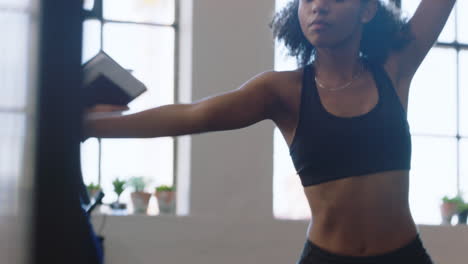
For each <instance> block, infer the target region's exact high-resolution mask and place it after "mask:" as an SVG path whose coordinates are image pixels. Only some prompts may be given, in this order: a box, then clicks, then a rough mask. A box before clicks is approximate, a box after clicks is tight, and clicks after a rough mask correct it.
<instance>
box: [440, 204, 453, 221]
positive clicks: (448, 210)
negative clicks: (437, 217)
mask: <svg viewBox="0 0 468 264" xmlns="http://www.w3.org/2000/svg"><path fill="white" fill-rule="evenodd" d="M440 213H441V216H442V224H443V225H451V221H452V217H453V215H455V214H456V213H457V204H456V203H446V202H444V203H442V204H441V205H440Z"/></svg>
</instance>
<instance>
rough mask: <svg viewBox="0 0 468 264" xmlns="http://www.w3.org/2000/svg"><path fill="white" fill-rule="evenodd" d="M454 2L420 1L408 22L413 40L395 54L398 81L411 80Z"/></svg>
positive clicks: (439, 0)
mask: <svg viewBox="0 0 468 264" xmlns="http://www.w3.org/2000/svg"><path fill="white" fill-rule="evenodd" d="M411 1H413V0H411ZM455 2H456V0H421V3H420V4H419V6H418V8H417V9H416V12H415V13H414V15H413V17H412V18H411V19H410V21H409V29H410V30H411V34H412V37H413V39H412V41H411V42H410V43H409V45H408V46H406V47H405V49H404V50H403V51H401V52H399V53H398V54H396V63H397V67H398V69H399V72H398V76H399V78H400V79H403V80H404V79H409V80H411V78H412V77H413V75H414V73H415V72H416V71H417V69H418V67H419V65H420V64H421V63H422V61H423V60H424V58H425V57H426V55H427V53H428V52H429V50H430V49H431V48H432V46H433V45H434V43H435V41H436V40H437V38H438V36H439V34H440V32H441V31H442V29H443V28H444V25H445V23H446V22H447V19H448V17H449V15H450V12H451V11H452V9H453V6H454V5H455Z"/></svg>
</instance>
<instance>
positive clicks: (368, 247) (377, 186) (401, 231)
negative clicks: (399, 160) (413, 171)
mask: <svg viewBox="0 0 468 264" xmlns="http://www.w3.org/2000/svg"><path fill="white" fill-rule="evenodd" d="M408 185H409V172H408V171H407V170H399V171H386V172H380V173H374V174H367V175H361V176H354V177H349V178H345V179H340V180H335V181H330V182H325V183H321V184H318V185H313V186H307V187H305V188H304V192H305V194H306V197H307V200H308V202H309V205H310V208H311V213H312V219H311V221H310V225H309V228H308V238H309V240H310V241H312V242H313V243H314V244H316V245H317V246H319V247H321V248H322V249H325V250H327V251H329V252H331V253H336V254H341V255H348V256H371V255H379V254H384V253H388V252H391V251H393V250H395V249H398V248H400V247H403V246H404V245H406V244H408V243H409V242H410V241H411V240H412V239H414V238H415V237H416V235H417V234H418V232H417V227H416V225H415V223H414V221H413V218H412V216H411V213H410V209H409V203H408V187H409V186H408Z"/></svg>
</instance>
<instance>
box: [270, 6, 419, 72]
mask: <svg viewBox="0 0 468 264" xmlns="http://www.w3.org/2000/svg"><path fill="white" fill-rule="evenodd" d="M362 1H369V0H362ZM377 4H378V10H377V13H376V14H375V17H374V18H373V19H372V20H371V21H370V22H369V23H367V24H365V25H364V29H363V35H362V39H361V47H360V52H361V54H362V56H363V57H365V58H367V59H368V60H369V61H372V62H375V63H378V64H382V63H384V62H385V60H386V59H387V57H388V54H389V53H390V51H392V50H401V49H402V48H403V47H405V46H406V44H408V42H410V41H411V38H412V37H411V34H410V30H409V24H408V20H407V18H403V17H402V15H401V10H400V9H399V8H397V7H396V6H395V4H393V3H392V2H391V1H389V3H387V4H386V3H382V2H381V1H379V0H377ZM298 8H299V0H293V1H291V2H290V3H288V4H287V5H286V6H285V7H284V8H283V9H282V10H281V11H279V12H278V13H276V14H275V15H274V17H273V20H272V21H271V23H270V25H269V26H270V27H271V28H272V30H273V35H274V37H275V38H276V39H277V40H278V41H282V42H283V43H284V45H285V47H286V48H287V49H288V51H289V52H288V55H290V56H293V57H296V59H297V61H298V64H299V65H300V66H301V67H303V66H305V65H307V64H308V63H310V62H311V61H312V60H313V58H314V55H315V47H314V46H313V45H312V44H311V43H310V42H309V41H308V40H307V38H306V37H305V36H304V33H303V32H302V30H301V26H300V24H299V17H298Z"/></svg>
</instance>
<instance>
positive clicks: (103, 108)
mask: <svg viewBox="0 0 468 264" xmlns="http://www.w3.org/2000/svg"><path fill="white" fill-rule="evenodd" d="M129 109H130V108H128V106H126V105H106V104H99V105H95V106H93V107H91V108H89V109H88V112H121V111H127V110H129Z"/></svg>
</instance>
